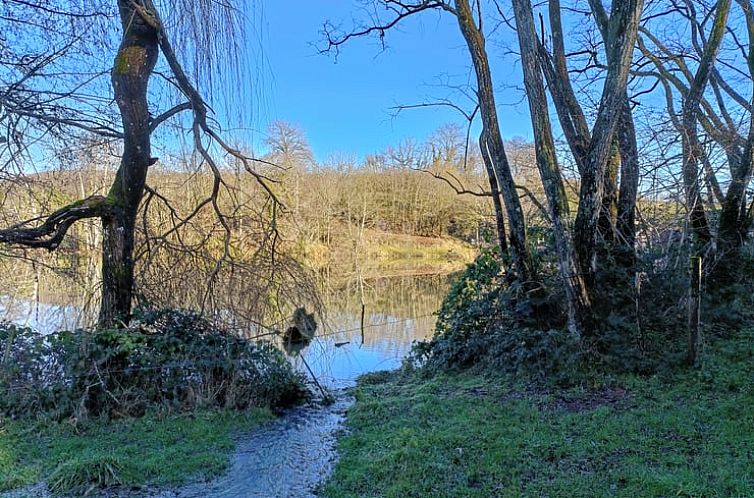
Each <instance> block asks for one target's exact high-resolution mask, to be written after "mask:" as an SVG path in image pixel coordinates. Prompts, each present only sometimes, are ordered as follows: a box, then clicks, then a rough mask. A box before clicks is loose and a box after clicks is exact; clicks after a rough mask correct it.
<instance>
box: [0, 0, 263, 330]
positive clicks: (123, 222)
mask: <svg viewBox="0 0 754 498" xmlns="http://www.w3.org/2000/svg"><path fill="white" fill-rule="evenodd" d="M238 3H239V5H234V3H233V2H215V1H213V0H195V1H183V0H164V1H153V0H112V1H107V0H101V1H99V2H77V1H75V0H68V1H66V0H61V1H58V2H51V3H47V2H36V3H35V2H28V1H25V0H10V1H9V2H7V3H6V6H5V8H6V9H10V13H11V14H13V13H18V14H19V15H18V16H17V17H15V18H14V17H12V16H3V19H4V21H3V22H4V23H5V25H6V29H7V30H11V29H12V30H13V31H14V32H17V33H19V39H20V40H23V39H24V37H23V32H24V30H25V29H30V28H29V26H33V25H34V24H30V23H28V22H27V21H26V20H25V19H24V18H23V16H24V15H29V13H32V14H33V15H34V16H35V17H36V18H38V19H39V20H44V23H43V22H41V21H40V23H39V24H37V26H46V27H47V26H55V27H60V26H62V27H64V26H66V25H67V23H74V22H81V21H82V20H83V21H90V22H91V23H100V29H101V30H103V32H108V33H109V32H112V31H111V30H113V29H114V26H112V24H114V23H115V22H116V19H117V20H119V21H120V22H119V24H120V44H119V47H118V49H117V52H116V53H115V54H114V57H113V59H112V60H113V62H112V66H111V69H110V71H109V76H110V82H111V87H112V92H113V96H114V100H115V103H116V104H117V112H118V115H119V116H118V118H119V123H118V122H117V118H116V121H114V122H109V121H108V120H107V115H101V114H100V115H96V116H90V115H86V114H85V113H84V112H83V111H81V109H82V106H81V105H78V104H75V103H76V102H86V101H87V99H89V100H95V101H96V100H107V98H108V96H107V95H90V94H87V92H85V91H81V90H78V89H80V88H83V87H85V84H84V83H81V85H79V86H74V89H73V90H72V91H71V92H70V93H69V94H67V95H65V96H60V95H58V96H57V98H53V97H54V96H55V95H54V91H52V90H50V89H51V88H54V87H55V85H56V81H55V79H54V78H55V76H54V75H48V74H46V73H45V65H46V64H48V63H50V61H53V60H54V58H55V57H56V56H58V55H60V56H63V55H64V54H65V51H67V50H73V49H76V50H77V55H78V56H81V55H82V54H83V55H84V56H88V57H90V58H91V60H92V63H93V64H92V65H94V62H95V61H96V60H97V57H98V56H99V53H98V50H100V49H101V48H103V46H84V47H81V46H77V43H79V42H80V41H81V40H80V39H78V38H77V36H78V35H77V34H76V33H75V31H74V30H71V31H65V30H63V29H62V28H61V31H60V33H64V34H67V35H68V36H70V39H67V40H66V39H64V40H62V43H63V46H62V47H60V48H59V50H60V52H54V53H53V54H52V55H50V56H49V57H46V58H45V57H40V63H39V64H37V65H36V66H32V67H27V68H24V70H23V71H20V72H19V74H20V76H19V78H18V81H16V82H15V83H13V84H12V85H10V86H9V87H8V88H7V89H6V91H5V93H4V98H5V102H4V104H6V105H5V111H6V112H7V113H8V115H10V118H9V119H10V121H9V122H12V123H20V122H21V121H22V120H26V121H28V122H30V123H32V124H33V125H35V126H38V127H40V128H43V129H45V128H48V129H53V128H55V127H57V128H59V127H63V128H65V127H70V128H73V129H76V130H79V131H83V132H85V133H91V134H95V135H99V136H102V137H107V138H109V139H112V140H117V141H120V149H121V155H120V164H119V167H118V169H117V172H116V174H115V177H114V180H113V182H112V185H111V187H110V189H109V192H108V193H107V195H104V196H102V195H94V196H90V197H87V198H84V199H80V200H78V201H76V202H73V203H70V204H68V205H66V206H63V207H61V208H60V209H57V210H56V211H54V212H52V213H49V214H47V215H44V216H42V217H41V218H36V219H34V220H29V221H26V222H22V223H19V224H17V225H14V226H11V227H8V228H5V229H2V230H0V242H4V243H7V244H15V245H20V246H24V247H30V248H44V249H48V250H50V251H54V250H55V249H56V248H58V246H59V245H60V244H61V242H62V241H63V239H64V238H65V237H66V233H67V232H68V230H69V229H70V227H71V226H72V225H73V224H75V223H76V222H77V221H79V220H83V219H89V218H97V219H100V220H101V222H102V227H103V231H104V236H103V242H102V288H101V294H102V295H101V307H100V313H99V320H98V322H99V325H100V326H103V327H104V326H113V325H117V324H119V323H123V322H127V321H128V319H129V316H130V313H131V306H132V301H133V296H134V269H135V264H134V245H135V232H136V224H137V215H138V213H139V209H140V205H141V203H142V199H143V198H144V195H145V192H146V191H147V177H148V172H149V168H150V166H152V165H153V164H155V163H156V161H157V160H158V159H157V158H156V157H154V156H153V152H152V136H153V134H154V132H155V130H156V129H157V128H158V127H159V126H160V125H161V124H163V123H165V122H166V121H168V120H170V119H173V118H175V117H177V116H179V115H181V114H183V113H190V115H189V116H190V117H186V118H184V119H185V122H187V123H188V132H189V134H190V137H191V138H190V141H191V143H192V144H193V148H194V150H195V152H196V154H197V155H198V157H199V158H200V161H201V163H202V164H203V165H204V166H205V167H206V168H208V169H209V171H211V173H212V177H213V181H212V186H211V190H210V192H208V193H207V195H206V197H205V198H204V199H203V200H201V201H200V202H199V203H198V204H197V205H196V207H195V209H194V210H193V211H192V212H191V213H190V214H188V215H187V216H185V217H183V218H181V219H179V220H178V221H177V223H176V224H175V226H173V227H171V228H170V230H169V232H174V231H175V230H178V229H179V228H180V226H181V225H185V224H186V223H189V221H190V220H191V218H193V217H194V216H196V215H197V213H199V211H201V210H203V209H205V208H206V209H210V210H212V211H213V212H214V214H215V215H216V219H217V222H218V223H219V224H220V225H221V226H222V227H223V229H224V231H225V234H226V236H225V241H224V249H223V251H224V253H223V254H222V255H221V256H220V259H221V260H222V258H223V257H226V256H228V254H229V238H230V233H231V227H230V226H229V225H228V223H227V220H226V216H225V214H224V213H223V211H222V207H221V204H220V203H219V202H218V198H219V196H220V193H221V191H222V190H223V189H226V190H227V189H229V187H228V185H227V184H226V183H225V181H224V180H223V177H222V171H221V169H222V168H221V166H220V163H219V161H220V159H219V158H218V157H219V154H223V155H225V156H228V155H229V156H231V157H233V158H234V159H235V160H237V161H240V163H242V164H243V166H244V168H245V169H246V170H247V171H248V172H249V173H251V174H252V175H254V176H255V178H256V179H257V180H258V181H259V182H260V184H261V185H262V187H263V189H264V191H265V192H266V195H268V196H269V197H270V199H271V200H272V202H273V203H274V202H277V200H276V198H275V196H274V194H273V193H272V191H271V190H270V189H269V187H268V185H267V183H266V180H265V178H264V177H263V176H262V175H260V174H259V173H257V172H256V171H255V170H254V168H253V166H254V164H253V162H252V159H251V158H250V157H248V156H246V155H244V154H243V153H241V152H240V151H239V150H236V149H235V148H234V147H232V146H231V145H229V143H228V142H226V140H225V139H224V138H223V137H222V136H221V135H220V134H219V133H218V131H217V129H216V128H214V127H213V121H212V118H211V112H212V111H211V109H210V107H209V105H208V104H207V101H206V100H205V98H204V97H203V96H202V95H201V94H200V92H199V90H198V87H197V84H196V81H195V79H192V77H190V76H189V74H188V73H187V71H186V70H185V69H184V65H183V64H182V63H181V61H180V59H179V56H178V55H177V54H176V51H175V50H174V48H173V44H172V43H171V37H176V36H177V35H178V33H176V32H173V33H170V32H168V24H167V23H166V22H164V21H163V18H162V17H161V15H160V14H161V13H160V8H162V9H164V10H165V11H166V12H167V13H168V14H169V18H170V19H173V20H175V19H180V21H179V22H173V23H172V25H173V26H174V27H175V26H179V25H181V23H183V24H187V23H188V24H190V25H191V27H192V29H191V30H189V31H188V33H189V37H188V38H185V37H184V38H183V39H181V41H182V46H183V47H187V46H189V47H193V49H194V50H198V51H200V52H201V50H202V49H203V47H205V46H206V44H207V43H210V44H211V43H214V42H215V41H216V40H218V39H223V38H227V39H229V40H230V41H231V42H232V43H230V44H229V45H228V46H227V47H226V50H229V51H232V50H234V43H235V40H234V39H233V34H234V33H235V30H236V29H237V28H238V23H239V22H243V18H242V14H243V12H242V11H241V10H239V9H242V7H243V5H241V2H238ZM14 8H15V9H16V10H13V9H14ZM7 13H9V12H6V14H7ZM47 29H52V28H49V27H48V28H47ZM95 31H96V30H95ZM6 32H9V31H6ZM184 35H185V33H184ZM191 37H193V39H192V38H191ZM199 37H201V38H202V39H198V38H199ZM208 40H209V41H208ZM89 41H90V42H91V39H90V40H89ZM58 42H60V40H58ZM33 48H35V47H32V49H33ZM36 48H37V49H40V47H36ZM216 52H217V51H215V55H217V53H216ZM16 55H17V56H18V60H17V61H16V62H17V63H18V64H21V63H22V61H23V57H27V58H28V57H31V56H30V55H29V54H23V53H19V54H16ZM203 55H204V56H205V60H204V61H203V64H206V65H207V67H206V68H205V70H206V69H208V70H209V71H212V70H215V71H217V74H215V75H214V76H213V77H214V78H217V79H219V78H223V77H224V75H223V74H222V73H221V71H220V68H215V67H213V66H212V63H213V61H212V60H211V58H210V57H208V56H209V55H210V54H203ZM160 57H162V58H164V62H165V64H166V66H167V70H166V71H165V72H160V74H159V76H160V80H161V81H167V84H168V85H169V86H171V87H173V88H174V89H175V94H177V95H178V96H180V101H179V102H178V103H177V104H176V105H174V106H173V107H171V108H169V109H167V110H165V111H164V112H162V113H161V114H158V115H156V116H155V115H153V114H152V112H153V111H154V109H156V108H157V107H158V106H157V103H156V102H150V96H151V95H153V94H152V88H150V82H151V81H152V80H153V79H154V76H155V66H156V64H157V63H158V59H159V58H160ZM6 63H7V62H6ZM80 64H81V65H82V66H80V69H81V72H82V73H83V72H85V70H86V69H87V68H86V67H85V66H86V60H83V61H81V62H80ZM195 69H197V68H195ZM200 70H201V68H198V69H197V72H199V71H200ZM32 81H41V82H42V83H41V84H40V85H39V86H38V87H37V88H38V92H37V93H34V92H33V91H27V92H26V94H24V95H27V94H28V95H31V97H29V98H26V99H18V100H16V101H13V100H12V98H13V97H14V95H15V94H18V93H19V92H21V91H22V90H25V89H28V87H29V84H30V83H31V82H32ZM14 92H15V93H14ZM45 92H46V93H45ZM49 95H53V97H50V98H47V97H49ZM63 97H65V99H64V98H63ZM66 99H67V100H68V101H71V102H74V104H72V105H71V106H70V107H69V108H66V109H62V108H59V107H54V106H52V105H51V104H50V105H45V103H47V102H56V101H60V100H63V101H65V100H66ZM64 111H65V112H64ZM13 119H15V121H13ZM9 133H10V132H9ZM12 139H13V136H9V137H6V141H9V140H12ZM18 149H19V150H16V151H10V152H13V153H14V154H12V155H14V156H15V154H16V153H18V152H19V151H21V150H23V146H21V147H19V148H18ZM6 153H8V151H7V150H6ZM15 157H17V156H15ZM165 235H167V234H163V236H165ZM220 264H221V261H219V262H218V271H219V265H220Z"/></svg>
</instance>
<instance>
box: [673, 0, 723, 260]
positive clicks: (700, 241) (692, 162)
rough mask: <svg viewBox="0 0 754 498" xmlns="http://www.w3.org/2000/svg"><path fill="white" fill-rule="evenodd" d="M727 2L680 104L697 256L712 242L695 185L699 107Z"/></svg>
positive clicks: (719, 11)
mask: <svg viewBox="0 0 754 498" xmlns="http://www.w3.org/2000/svg"><path fill="white" fill-rule="evenodd" d="M730 6H731V0H719V1H718V3H717V7H716V9H717V10H716V12H715V18H714V22H713V24H712V30H711V32H710V36H709V39H708V40H707V44H706V45H705V46H704V52H703V54H702V59H701V60H700V61H699V66H698V68H697V71H696V74H695V75H694V80H693V81H692V83H691V86H690V87H689V91H688V92H687V94H686V95H685V99H684V102H683V117H682V119H681V127H682V128H681V142H682V146H683V186H684V190H685V193H686V209H687V210H688V213H689V214H688V216H689V225H690V226H691V230H692V233H693V235H694V241H695V246H696V248H695V252H696V253H697V254H699V255H701V253H702V252H703V251H704V250H705V248H706V247H707V246H708V244H709V243H710V242H711V241H712V232H711V230H710V226H709V221H708V220H707V214H706V212H705V210H704V204H703V203H702V195H701V188H700V186H699V163H700V159H701V158H702V156H703V154H704V151H703V150H702V146H701V144H700V143H699V136H698V131H697V125H698V120H699V104H700V101H701V99H702V97H703V95H704V89H705V88H706V87H707V83H708V81H709V77H710V73H711V71H712V68H713V67H714V64H715V60H716V58H717V54H718V52H719V51H720V46H721V44H722V41H723V35H724V34H725V28H726V26H727V23H728V14H729V13H730Z"/></svg>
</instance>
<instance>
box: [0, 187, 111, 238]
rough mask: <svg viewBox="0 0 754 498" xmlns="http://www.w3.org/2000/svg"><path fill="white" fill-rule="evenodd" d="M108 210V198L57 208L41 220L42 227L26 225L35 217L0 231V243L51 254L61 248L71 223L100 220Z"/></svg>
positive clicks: (92, 197) (88, 200)
mask: <svg viewBox="0 0 754 498" xmlns="http://www.w3.org/2000/svg"><path fill="white" fill-rule="evenodd" d="M110 209H111V208H110V203H109V202H108V201H107V198H105V197H103V196H101V195H93V196H91V197H87V198H86V199H84V200H81V201H76V202H74V203H73V204H69V205H67V206H65V207H63V208H60V209H58V210H57V211H55V212H54V213H52V214H51V215H49V216H48V217H46V218H44V222H43V223H42V224H41V225H38V226H33V227H30V226H28V225H29V224H30V223H32V222H34V221H36V220H38V219H39V218H35V219H33V220H28V221H25V222H22V223H19V224H17V225H14V226H12V227H10V228H6V229H4V230H0V243H4V244H15V245H21V246H25V247H34V248H44V249H47V250H49V251H53V250H55V249H56V248H57V247H58V246H59V245H60V242H61V241H62V240H63V237H65V234H66V233H67V232H68V229H69V228H70V227H71V226H72V225H73V224H74V223H76V222H77V221H79V220H84V219H89V218H102V217H104V216H107V215H108V214H110Z"/></svg>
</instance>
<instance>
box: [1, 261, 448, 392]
mask: <svg viewBox="0 0 754 498" xmlns="http://www.w3.org/2000/svg"><path fill="white" fill-rule="evenodd" d="M320 285H321V290H322V294H321V295H322V302H323V305H324V310H325V312H324V316H320V317H317V320H318V324H319V327H318V330H317V336H316V337H315V338H314V340H313V341H312V342H311V344H310V345H309V346H308V347H306V348H303V349H302V350H301V351H300V353H299V355H300V356H296V355H294V356H293V357H292V361H293V363H294V364H295V365H296V366H297V367H298V368H300V369H301V370H302V371H304V372H307V370H306V368H305V366H304V362H306V363H307V364H308V365H309V367H311V370H312V372H313V373H314V374H315V376H316V377H317V378H318V379H320V380H321V381H322V382H323V383H324V384H326V385H329V386H333V387H341V386H344V385H349V384H350V383H352V382H353V381H354V380H355V379H356V377H358V376H359V375H361V374H363V373H366V372H371V371H375V370H383V369H393V368H396V367H398V366H399V365H400V363H401V360H402V359H403V358H404V357H405V356H406V354H407V353H408V351H409V349H410V348H411V343H412V342H413V341H415V340H421V339H426V338H427V337H429V336H431V335H432V332H433V328H434V322H435V317H434V313H435V312H436V311H437V309H438V308H439V306H440V303H441V301H442V297H443V295H444V294H445V292H446V291H447V289H448V286H449V277H448V276H447V275H423V276H402V277H389V278H371V279H370V278H360V277H358V276H354V277H352V278H341V279H339V280H338V281H333V280H330V279H322V280H321V281H320ZM65 291H67V292H65ZM91 294H92V293H91V292H88V291H85V290H83V289H79V288H78V287H76V286H72V285H70V283H69V284H66V283H65V282H63V281H61V279H59V278H49V279H43V280H42V284H41V285H40V286H38V287H34V288H28V289H27V290H26V291H24V290H23V289H22V288H21V287H16V288H15V289H12V288H7V286H6V289H4V290H3V291H2V294H0V318H2V319H4V320H7V321H12V322H14V323H18V324H21V325H27V326H30V327H33V328H35V329H37V330H39V331H41V332H49V331H53V330H61V329H68V330H70V329H73V328H77V327H82V326H87V325H91V324H92V323H93V321H94V319H95V316H96V315H95V313H93V312H92V309H91V308H92V306H88V305H87V303H89V302H90V300H91ZM362 305H363V330H362ZM269 338H270V337H269V336H268V337H266V339H269ZM307 373H308V372H307Z"/></svg>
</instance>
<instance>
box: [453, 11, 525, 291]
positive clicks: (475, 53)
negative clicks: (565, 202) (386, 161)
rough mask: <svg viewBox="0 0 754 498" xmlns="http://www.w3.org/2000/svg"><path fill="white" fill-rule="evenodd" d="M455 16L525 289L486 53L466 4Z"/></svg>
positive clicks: (519, 223)
mask: <svg viewBox="0 0 754 498" xmlns="http://www.w3.org/2000/svg"><path fill="white" fill-rule="evenodd" d="M455 15H456V18H457V20H458V25H459V27H460V29H461V33H462V34H463V37H464V39H465V40H466V44H467V45H468V48H469V53H470V54H471V59H472V62H473V64H474V70H475V72H476V77H477V96H478V98H479V109H480V112H481V115H482V125H483V128H484V130H483V132H482V134H481V136H480V142H481V147H482V154H483V155H485V154H486V155H487V158H488V159H489V161H490V162H491V163H492V165H493V168H494V170H495V176H496V179H497V183H498V185H499V187H500V191H501V193H502V196H503V202H504V203H505V209H506V213H507V216H508V231H509V234H508V236H509V240H510V246H509V247H510V252H511V256H512V259H513V265H514V267H515V269H516V274H517V277H518V279H519V280H520V281H521V282H523V283H524V284H525V285H527V286H530V285H532V284H533V283H534V275H533V273H532V267H531V258H530V255H529V250H528V248H527V246H526V223H525V220H524V212H523V209H522V208H521V202H520V201H519V199H518V193H517V192H516V184H515V182H514V181H513V174H512V173H511V169H510V164H509V163H508V157H507V155H506V152H505V146H504V144H503V138H502V136H501V134H500V125H499V122H498V116H497V108H496V107H495V95H494V88H493V85H492V75H491V73H490V66H489V59H488V58H487V52H486V49H485V40H484V34H483V33H482V30H481V29H480V28H479V27H478V26H477V25H476V24H475V22H474V16H473V14H472V11H471V6H470V5H469V2H468V0H456V2H455Z"/></svg>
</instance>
